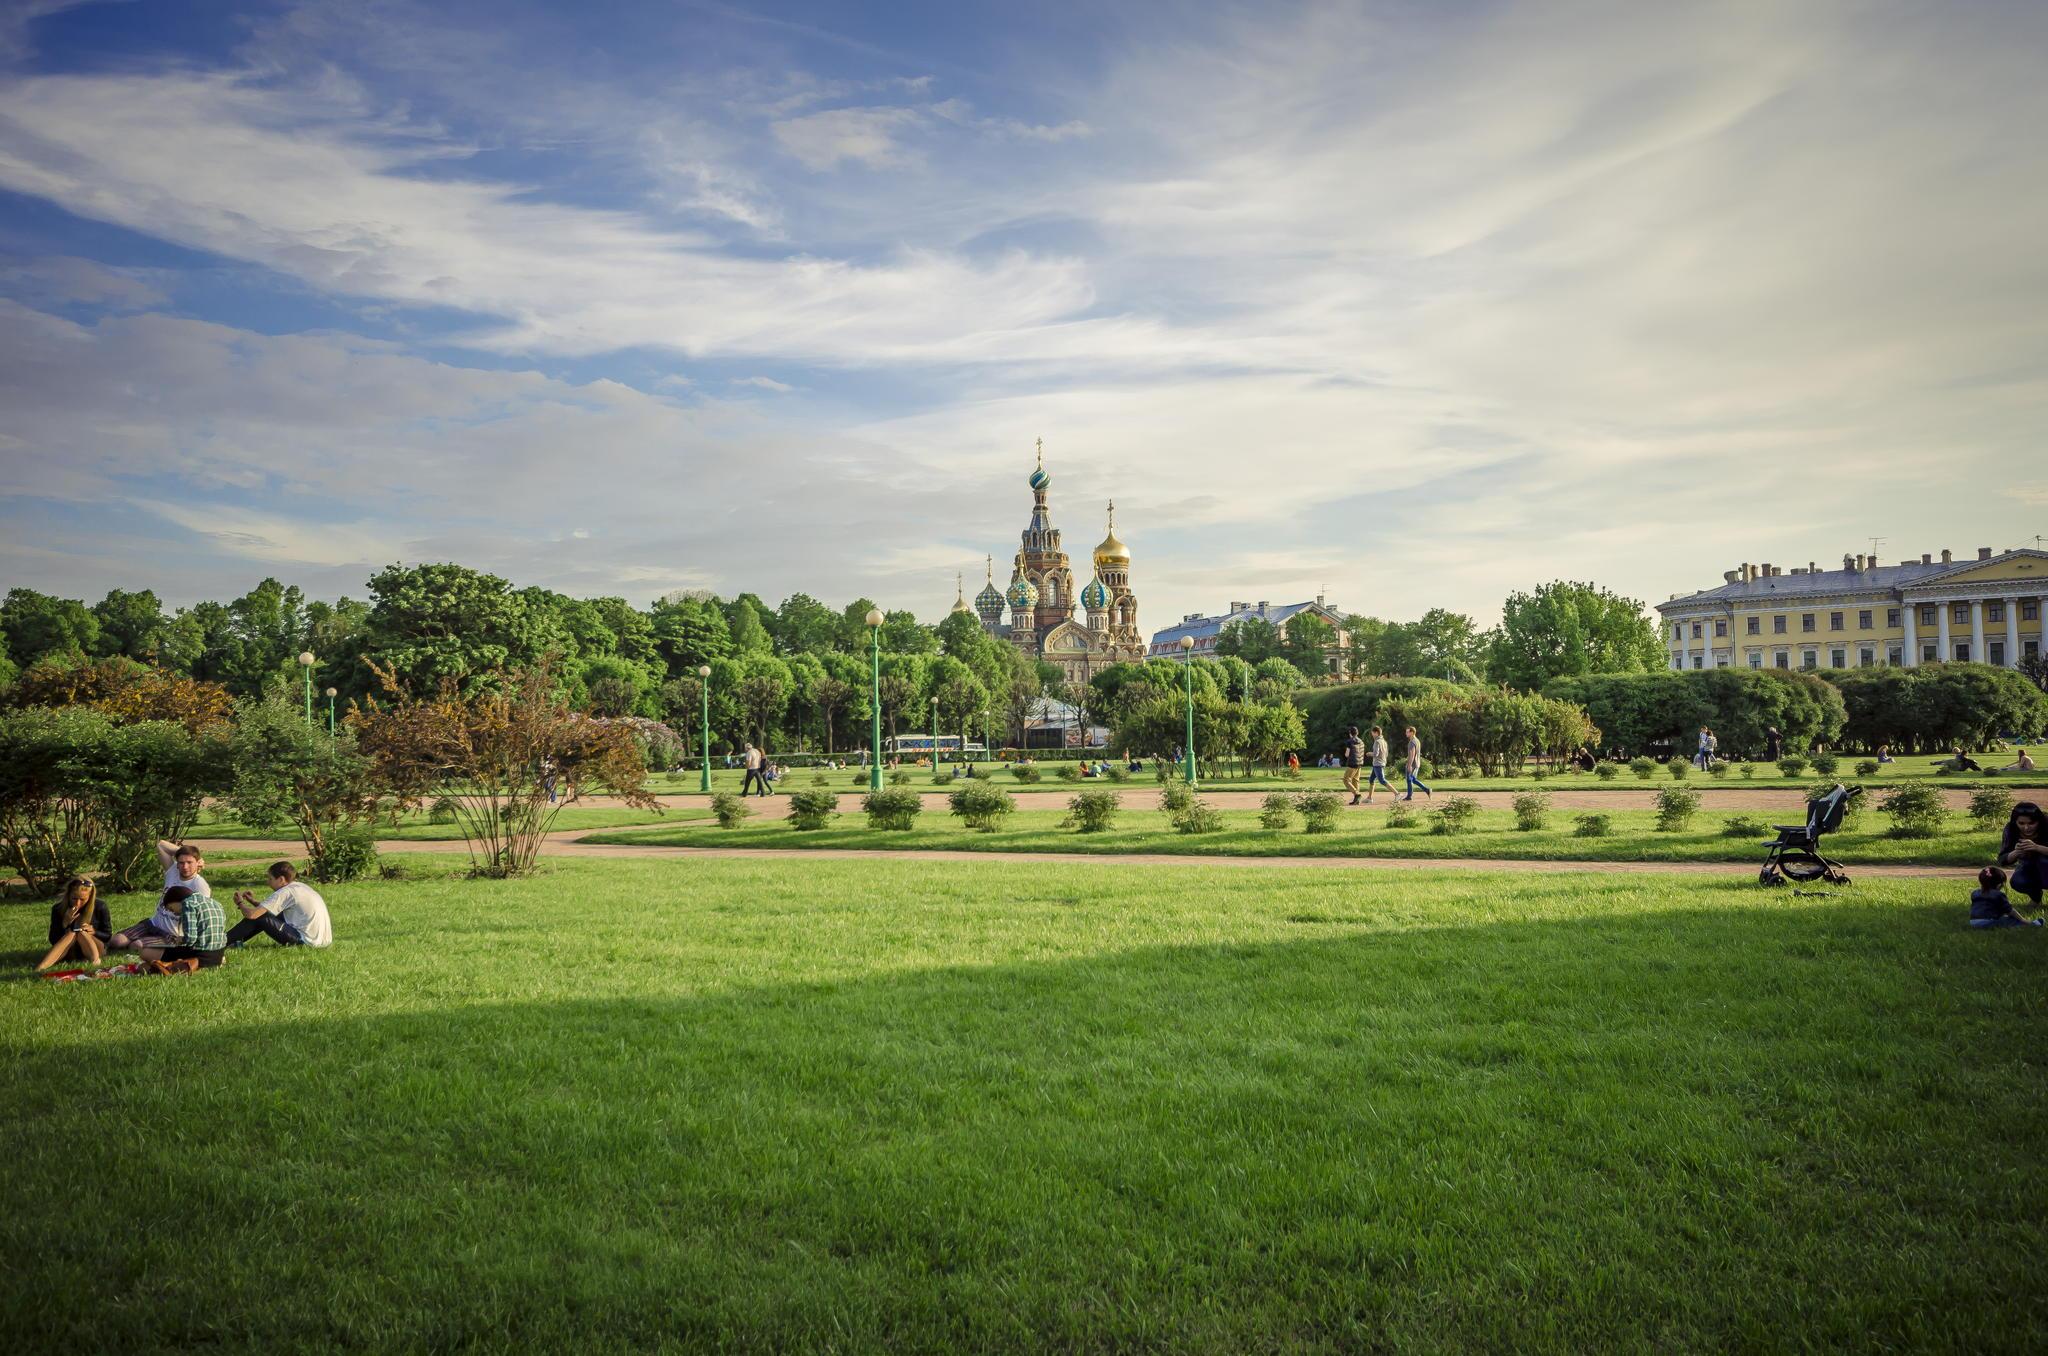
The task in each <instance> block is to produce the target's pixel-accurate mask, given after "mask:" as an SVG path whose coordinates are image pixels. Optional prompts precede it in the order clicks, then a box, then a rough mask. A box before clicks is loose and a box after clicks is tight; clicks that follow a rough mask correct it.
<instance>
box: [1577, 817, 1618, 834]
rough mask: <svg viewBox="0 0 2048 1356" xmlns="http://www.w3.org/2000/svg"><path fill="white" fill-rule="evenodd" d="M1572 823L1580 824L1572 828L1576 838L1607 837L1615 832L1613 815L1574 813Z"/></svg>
mask: <svg viewBox="0 0 2048 1356" xmlns="http://www.w3.org/2000/svg"><path fill="white" fill-rule="evenodd" d="M1572 823H1573V824H1575V825H1577V826H1578V827H1576V828H1574V829H1573V830H1572V837H1574V838H1605V837H1607V835H1609V834H1610V833H1613V832H1614V816H1613V815H1573V816H1572Z"/></svg>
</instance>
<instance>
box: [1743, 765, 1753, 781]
mask: <svg viewBox="0 0 2048 1356" xmlns="http://www.w3.org/2000/svg"><path fill="white" fill-rule="evenodd" d="M1755 778H1756V764H1755V763H1744V764H1743V765H1742V780H1744V781H1746V782H1747V781H1753V780H1755Z"/></svg>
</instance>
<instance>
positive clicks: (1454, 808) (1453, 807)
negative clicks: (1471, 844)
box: [1429, 796, 1479, 833]
mask: <svg viewBox="0 0 2048 1356" xmlns="http://www.w3.org/2000/svg"><path fill="white" fill-rule="evenodd" d="M1478 813H1479V802H1478V801H1476V800H1474V799H1472V797H1470V796H1452V797H1451V798H1450V799H1448V800H1446V801H1445V802H1444V803H1443V804H1441V805H1439V806H1437V807H1436V808H1435V809H1434V810H1431V811H1430V812H1429V831H1430V832H1431V833H1464V832H1465V831H1466V830H1467V829H1469V828H1470V827H1471V824H1472V817H1473V816H1474V815H1476V814H1478Z"/></svg>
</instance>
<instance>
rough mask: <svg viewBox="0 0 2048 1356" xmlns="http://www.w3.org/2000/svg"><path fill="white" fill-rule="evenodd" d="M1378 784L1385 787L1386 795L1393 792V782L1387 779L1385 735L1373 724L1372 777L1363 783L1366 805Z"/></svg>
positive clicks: (1370, 801) (1370, 800) (1369, 802)
mask: <svg viewBox="0 0 2048 1356" xmlns="http://www.w3.org/2000/svg"><path fill="white" fill-rule="evenodd" d="M1380 786H1384V787H1386V788H1387V794H1388V795H1392V794H1393V793H1394V784H1393V783H1392V782H1390V781H1388V780H1387V737H1386V736H1385V735H1383V734H1381V733H1380V727H1379V726H1377V725H1375V726H1373V727H1372V778H1371V780H1369V781H1367V782H1366V784H1365V800H1366V803H1367V804H1368V805H1370V804H1371V803H1372V793H1373V789H1374V788H1375V787H1380Z"/></svg>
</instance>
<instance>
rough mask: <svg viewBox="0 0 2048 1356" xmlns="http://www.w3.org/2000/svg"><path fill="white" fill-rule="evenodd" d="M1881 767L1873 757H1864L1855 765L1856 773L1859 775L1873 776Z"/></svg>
mask: <svg viewBox="0 0 2048 1356" xmlns="http://www.w3.org/2000/svg"><path fill="white" fill-rule="evenodd" d="M1881 767H1882V765H1881V764H1880V763H1879V762H1878V761H1877V760H1876V759H1875V758H1865V759H1864V760H1863V761H1862V762H1860V763H1858V764H1857V765H1856V775H1857V776H1859V777H1875V776H1876V775H1877V774H1878V772H1879V771H1880V770H1881Z"/></svg>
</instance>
